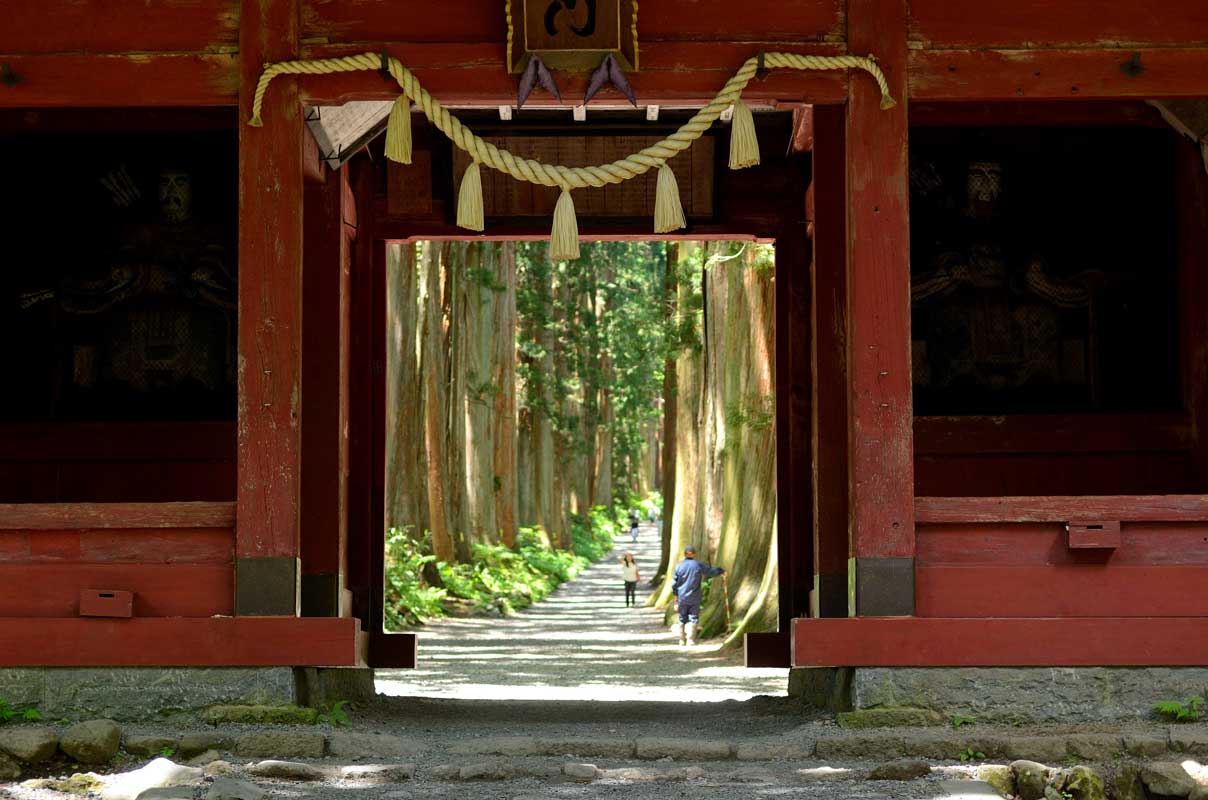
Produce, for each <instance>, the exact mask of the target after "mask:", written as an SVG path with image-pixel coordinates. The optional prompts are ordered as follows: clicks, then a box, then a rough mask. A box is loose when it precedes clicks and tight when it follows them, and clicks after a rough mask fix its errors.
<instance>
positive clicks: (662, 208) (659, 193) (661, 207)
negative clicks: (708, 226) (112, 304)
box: [654, 164, 687, 233]
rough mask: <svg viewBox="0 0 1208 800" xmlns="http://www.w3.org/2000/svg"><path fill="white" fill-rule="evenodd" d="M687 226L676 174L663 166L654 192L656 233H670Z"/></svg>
mask: <svg viewBox="0 0 1208 800" xmlns="http://www.w3.org/2000/svg"><path fill="white" fill-rule="evenodd" d="M686 224H687V223H686V222H685V220H684V206H683V205H682V204H681V203H680V194H679V184H678V183H676V180H675V173H674V172H672V171H671V167H669V166H667V165H666V164H663V166H661V167H659V179H658V184H657V186H656V187H655V192H654V232H655V233H669V232H670V231H677V230H679V229H680V228H682V227H684V226H685V225H686Z"/></svg>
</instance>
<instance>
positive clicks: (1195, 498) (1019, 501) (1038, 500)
mask: <svg viewBox="0 0 1208 800" xmlns="http://www.w3.org/2000/svg"><path fill="white" fill-rule="evenodd" d="M914 512H915V514H914V516H915V521H916V522H918V523H920V524H959V523H965V522H1012V523H1015V522H1020V523H1022V522H1069V521H1070V520H1098V519H1112V520H1120V521H1136V522H1143V521H1147V522H1180V521H1185V522H1201V521H1205V520H1208V495H1201V494H1191V495H1177V494H1167V495H1117V496H1101V497H1095V496H1085V495H1079V496H1076V497H916V498H915V500H914Z"/></svg>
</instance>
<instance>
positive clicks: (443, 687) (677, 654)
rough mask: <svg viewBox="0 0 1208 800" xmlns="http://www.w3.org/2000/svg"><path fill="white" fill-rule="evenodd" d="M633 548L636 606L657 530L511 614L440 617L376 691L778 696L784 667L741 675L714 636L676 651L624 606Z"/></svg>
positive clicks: (644, 611) (737, 661) (735, 656)
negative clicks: (406, 662) (625, 564)
mask: <svg viewBox="0 0 1208 800" xmlns="http://www.w3.org/2000/svg"><path fill="white" fill-rule="evenodd" d="M625 550H630V551H632V552H633V554H634V556H635V557H636V559H637V562H638V567H639V569H640V570H641V573H642V583H641V584H639V586H638V599H639V602H644V600H645V597H646V596H647V595H648V594H649V592H650V591H651V590H650V588H649V587H648V586H647V582H648V581H649V579H650V578H651V577H653V576H654V572H655V570H656V569H657V567H658V561H659V542H658V534H657V532H656V530H655V528H654V526H651V525H644V526H643V527H642V529H641V533H640V535H639V537H638V543H637V544H636V545H634V544H630V542H629V537H628V536H624V537H621V538H620V539H619V540H618V541H617V549H616V550H615V551H614V553H613V555H612V556H611V557H607V558H605V559H604V560H603V561H600V562H599V563H597V564H595V565H593V566H592V567H590V568H589V569H587V570H585V571H584V572H583V573H582V574H581V575H579V577H577V578H575V579H574V580H573V581H569V582H567V583H566V584H563V585H562V586H561V587H560V588H559V589H558V590H557V591H556V592H554V593H553V594H552V595H550V596H549V597H548V598H547V599H546V600H545V601H544V602H542V603H539V604H537V605H536V606H534V607H532V608H530V609H527V610H525V611H522V612H520V613H519V614H516V615H515V616H513V617H507V618H500V617H475V618H472V619H453V620H440V621H438V622H435V623H432V624H430V625H427V626H424V627H423V628H420V629H419V666H418V668H417V669H413V670H378V673H377V688H378V692H380V693H381V694H387V695H395V696H417V697H443V698H459V699H492V700H661V701H678V702H719V701H722V700H746V699H749V698H751V697H754V696H756V695H777V696H782V695H784V694H785V689H786V688H787V683H788V670H783V669H745V668H744V667H743V666H742V654H741V652H739V651H723V650H721V649H720V647H719V642H720V639H719V640H717V641H715V642H707V643H705V644H699V645H696V646H695V647H691V648H688V647H681V646H680V645H679V644H677V643H676V641H675V640H674V639H673V638H672V635H671V632H670V631H669V630H668V629H667V628H666V627H665V626H664V625H663V613H662V611H659V610H656V609H652V608H646V607H644V606H640V607H638V608H626V607H625V600H624V593H623V591H622V584H621V571H620V567H619V566H618V563H617V559H618V558H619V557H620V555H621V553H623V552H624V551H625Z"/></svg>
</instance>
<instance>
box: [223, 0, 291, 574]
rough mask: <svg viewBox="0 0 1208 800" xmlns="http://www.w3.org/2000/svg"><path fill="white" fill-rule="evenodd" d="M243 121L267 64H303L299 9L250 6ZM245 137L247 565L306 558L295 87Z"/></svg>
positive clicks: (286, 88)
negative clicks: (301, 547)
mask: <svg viewBox="0 0 1208 800" xmlns="http://www.w3.org/2000/svg"><path fill="white" fill-rule="evenodd" d="M240 34H241V37H240V47H241V56H242V66H241V72H242V86H244V87H245V88H246V91H244V92H243V93H242V97H241V102H240V113H241V120H247V119H248V118H249V117H250V116H251V99H252V89H253V88H254V87H255V86H256V83H257V80H258V79H259V77H260V71H261V68H262V66H263V64H264V62H266V61H279V60H284V59H289V58H292V57H294V55H295V54H296V52H297V51H296V48H297V37H298V8H297V4H296V0H272V1H271V2H258V0H244V2H243V14H242V23H241V28H240ZM277 83H279V84H280V85H276V84H275V85H274V86H273V91H272V92H271V93H269V94H268V96H267V97H266V98H265V101H264V112H265V114H264V116H265V119H266V120H267V123H266V124H265V125H264V127H261V128H253V127H251V126H249V125H247V124H246V123H244V124H242V125H241V127H240V129H239V211H240V219H239V408H238V414H239V427H238V431H239V452H238V458H239V485H238V528H237V540H236V541H237V552H238V555H239V556H240V557H244V558H251V557H290V558H295V557H297V555H298V535H299V533H298V531H299V516H298V515H299V494H300V491H301V472H302V470H301V466H302V465H301V443H300V430H299V420H300V417H301V415H302V407H301V400H302V398H301V380H302V137H303V135H304V128H303V123H302V119H301V106H300V104H299V103H298V97H297V89H296V87H295V85H294V83H293V81H292V79H290V78H288V77H286V78H284V79H279V80H278V82H277Z"/></svg>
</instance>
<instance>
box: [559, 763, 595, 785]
mask: <svg viewBox="0 0 1208 800" xmlns="http://www.w3.org/2000/svg"><path fill="white" fill-rule="evenodd" d="M562 774H563V775H565V776H566V777H568V778H575V779H576V780H588V781H591V780H595V779H596V776H597V775H598V774H600V770H599V768H597V767H596V765H595V764H563V765H562Z"/></svg>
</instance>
